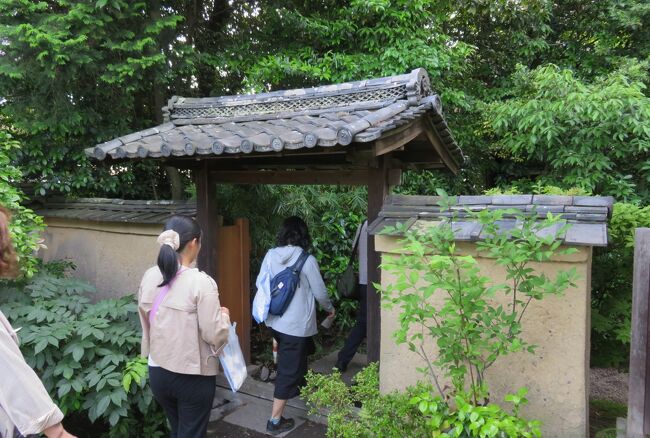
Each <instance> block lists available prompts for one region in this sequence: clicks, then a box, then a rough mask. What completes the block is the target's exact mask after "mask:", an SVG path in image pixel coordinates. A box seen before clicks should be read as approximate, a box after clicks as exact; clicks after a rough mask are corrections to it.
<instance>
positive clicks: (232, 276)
mask: <svg viewBox="0 0 650 438" xmlns="http://www.w3.org/2000/svg"><path fill="white" fill-rule="evenodd" d="M250 251H251V240H250V232H249V223H248V219H236V220H235V223H234V225H229V226H221V227H218V232H217V284H218V286H219V300H220V301H221V305H222V306H225V307H227V308H228V309H230V320H231V321H233V322H237V335H238V336H239V343H240V344H241V349H242V351H243V353H244V357H245V358H246V363H250V358H251V356H250V355H251V347H250V346H251V338H250V334H251V306H250V303H251V300H250V265H249V262H250Z"/></svg>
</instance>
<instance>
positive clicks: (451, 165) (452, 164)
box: [424, 118, 460, 174]
mask: <svg viewBox="0 0 650 438" xmlns="http://www.w3.org/2000/svg"><path fill="white" fill-rule="evenodd" d="M426 120H427V121H426V123H425V129H424V133H425V134H426V136H427V137H428V138H429V141H430V142H431V144H432V145H433V147H434V149H435V150H436V152H437V153H438V155H439V156H440V158H441V159H442V161H443V163H445V164H446V165H447V168H448V169H449V170H451V171H452V172H453V173H454V174H458V171H459V170H460V169H459V167H458V163H457V162H456V160H455V159H454V158H453V157H452V156H451V154H450V153H449V151H448V150H447V148H446V147H445V146H444V144H443V142H442V139H441V138H440V136H439V135H438V131H436V129H435V128H434V126H433V123H432V122H431V121H430V120H429V119H428V118H427V119H426Z"/></svg>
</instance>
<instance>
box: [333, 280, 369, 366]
mask: <svg viewBox="0 0 650 438" xmlns="http://www.w3.org/2000/svg"><path fill="white" fill-rule="evenodd" d="M367 302H368V286H367V285H365V284H360V285H359V309H357V323H356V324H355V325H354V327H352V330H350V334H349V335H348V337H347V339H346V340H345V345H343V348H342V349H341V351H339V355H338V363H341V364H343V365H345V366H347V365H348V364H349V363H350V361H351V360H352V358H353V357H354V355H355V354H356V353H357V349H358V348H359V345H361V342H363V340H364V338H365V337H366V320H367V314H368V312H367V308H366V306H367Z"/></svg>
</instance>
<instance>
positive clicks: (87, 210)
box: [35, 198, 196, 225]
mask: <svg viewBox="0 0 650 438" xmlns="http://www.w3.org/2000/svg"><path fill="white" fill-rule="evenodd" d="M35 211H36V213H38V214H39V215H41V216H44V217H45V218H54V217H55V218H66V219H78V220H84V221H93V222H126V223H144V224H161V225H162V224H163V223H164V222H165V220H166V219H167V218H169V217H170V216H173V215H175V214H180V215H184V216H192V217H194V216H196V202H195V201H125V200H122V199H102V198H81V199H76V200H60V201H47V202H46V203H45V204H44V205H43V206H41V207H36V208H35Z"/></svg>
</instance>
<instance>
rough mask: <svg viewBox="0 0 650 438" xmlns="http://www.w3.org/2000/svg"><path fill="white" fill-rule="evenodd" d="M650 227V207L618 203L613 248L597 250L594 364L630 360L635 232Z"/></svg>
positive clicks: (611, 226)
mask: <svg viewBox="0 0 650 438" xmlns="http://www.w3.org/2000/svg"><path fill="white" fill-rule="evenodd" d="M638 227H650V206H648V207H639V206H637V205H633V204H626V203H616V204H614V212H613V214H612V219H611V221H610V223H609V236H610V241H609V246H608V247H607V248H595V249H594V257H593V269H592V306H591V308H592V314H591V326H592V339H591V346H592V358H591V362H592V365H595V366H615V367H625V366H627V363H628V361H629V358H630V336H631V320H630V318H631V315H632V271H633V267H634V230H635V229H636V228H638Z"/></svg>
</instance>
